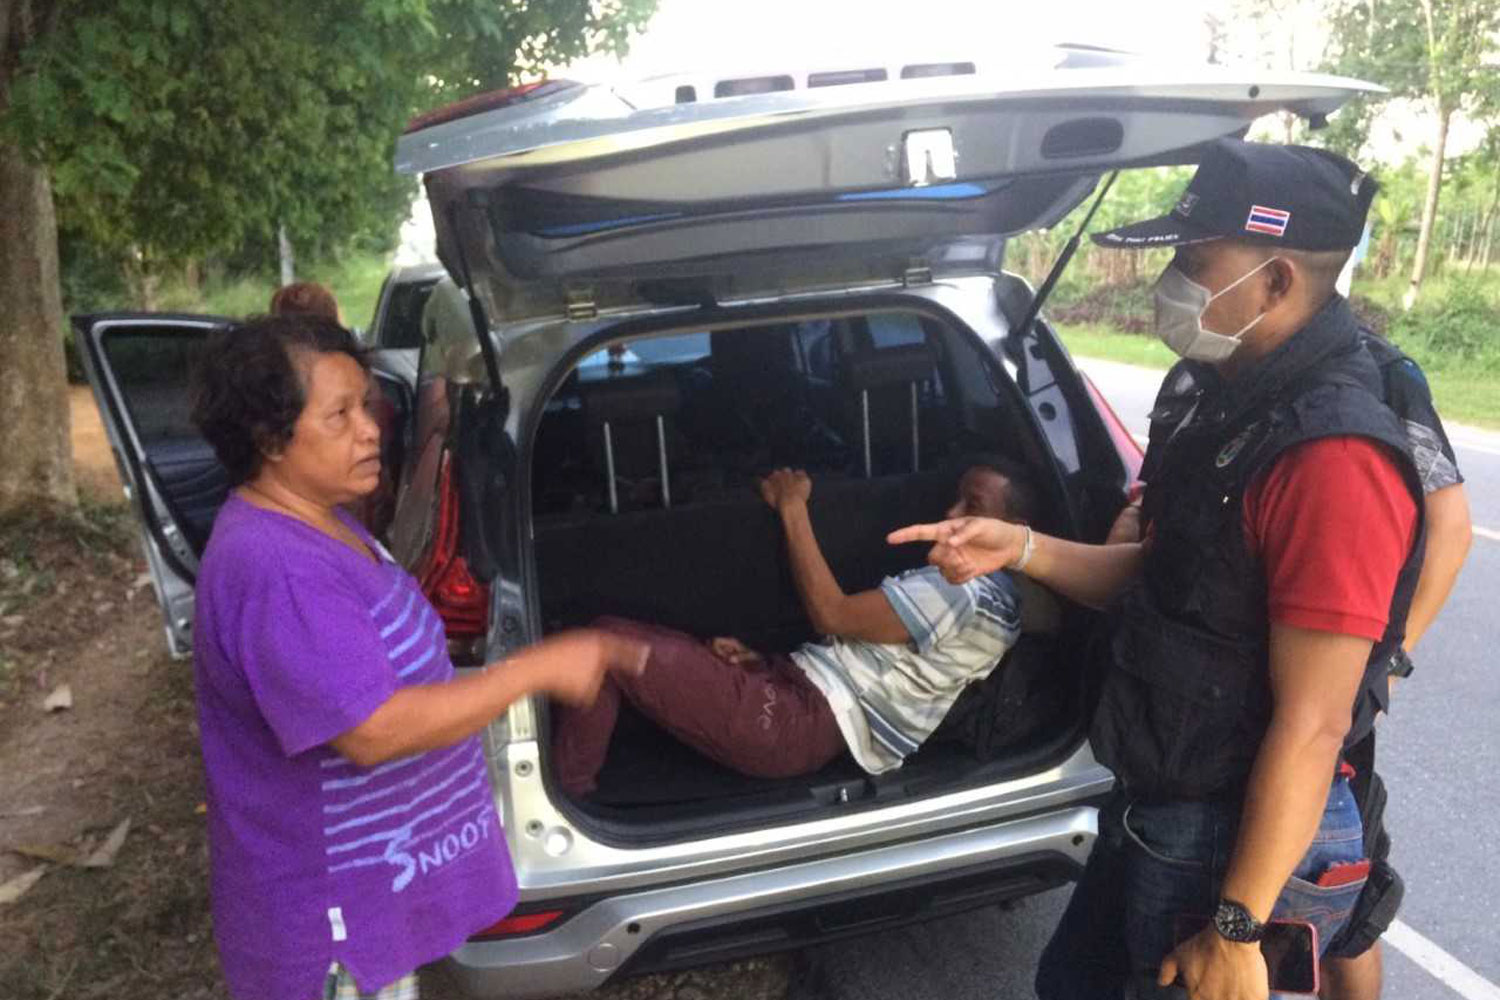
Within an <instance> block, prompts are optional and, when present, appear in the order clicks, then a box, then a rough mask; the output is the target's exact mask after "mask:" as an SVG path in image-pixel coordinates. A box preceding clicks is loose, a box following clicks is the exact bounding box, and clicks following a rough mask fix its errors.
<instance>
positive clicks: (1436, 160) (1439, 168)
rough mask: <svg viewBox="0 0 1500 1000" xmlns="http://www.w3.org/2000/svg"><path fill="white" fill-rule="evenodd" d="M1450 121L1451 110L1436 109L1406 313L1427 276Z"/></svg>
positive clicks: (1403, 302)
mask: <svg viewBox="0 0 1500 1000" xmlns="http://www.w3.org/2000/svg"><path fill="white" fill-rule="evenodd" d="M1452 119H1453V109H1452V108H1448V107H1442V106H1439V108H1438V134H1437V142H1436V143H1435V144H1434V145H1433V149H1432V166H1431V168H1430V170H1429V173H1428V175H1427V201H1426V202H1425V203H1424V204H1423V206H1422V228H1421V229H1420V230H1419V231H1418V233H1417V259H1416V260H1415V261H1414V262H1413V263H1412V266H1411V284H1410V285H1408V286H1407V289H1406V294H1405V295H1404V296H1402V298H1401V305H1402V307H1403V308H1405V309H1408V310H1410V309H1411V307H1412V306H1414V305H1416V303H1417V296H1418V295H1419V294H1420V293H1421V291H1422V278H1423V277H1424V276H1425V275H1426V273H1427V252H1428V250H1429V248H1430V247H1431V245H1432V228H1433V223H1434V222H1435V221H1436V220H1437V208H1438V194H1439V193H1441V191H1442V188H1443V156H1444V154H1445V153H1446V152H1447V149H1448V125H1449V123H1450V122H1451V121H1452Z"/></svg>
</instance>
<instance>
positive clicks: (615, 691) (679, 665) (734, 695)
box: [552, 618, 844, 797]
mask: <svg viewBox="0 0 1500 1000" xmlns="http://www.w3.org/2000/svg"><path fill="white" fill-rule="evenodd" d="M594 624H595V627H597V628H603V629H607V630H609V631H612V632H616V633H619V634H621V635H628V636H631V637H633V638H636V639H641V640H644V641H645V642H647V643H648V644H650V646H651V655H650V657H649V658H648V659H647V660H646V669H645V670H644V671H643V672H642V673H641V674H640V675H639V676H636V677H626V676H623V675H618V674H616V675H611V676H609V677H606V678H605V680H604V686H603V687H602V688H600V690H599V697H598V699H597V700H595V702H594V704H593V705H591V706H590V707H588V708H572V707H568V706H562V705H554V707H553V716H552V718H553V723H554V724H553V737H552V773H553V775H554V777H556V778H557V781H558V784H559V785H560V786H561V787H562V790H563V791H564V792H566V793H567V794H568V795H570V796H574V797H577V796H581V795H586V794H587V793H589V792H591V791H593V790H594V787H595V784H594V782H595V778H596V777H597V776H598V774H599V769H600V768H601V767H603V766H604V757H605V754H606V753H607V752H608V751H609V738H610V735H611V734H612V733H613V732H614V729H615V720H616V719H617V718H618V716H619V712H620V699H621V698H625V699H627V700H628V701H629V702H630V703H631V704H632V705H634V706H635V707H636V709H637V710H639V711H640V712H641V714H642V715H644V716H646V717H647V718H648V719H650V720H651V721H653V722H655V723H656V724H657V725H658V726H661V727H662V728H663V729H665V730H666V731H667V732H669V733H671V734H672V735H673V736H675V737H677V738H678V739H679V740H681V741H682V742H683V743H686V744H687V745H688V746H690V747H692V748H694V749H695V750H697V751H698V752H700V753H702V754H704V755H705V756H707V757H709V758H711V759H713V760H715V761H717V762H718V763H720V764H723V765H724V766H725V767H728V768H732V769H733V770H736V771H739V772H740V773H742V774H748V775H750V776H752V777H757V778H788V777H792V776H794V775H799V774H810V773H811V772H813V771H816V770H818V769H819V768H820V767H822V766H823V765H824V764H826V763H828V762H829V761H830V760H832V759H833V758H834V757H836V756H837V755H838V754H839V753H841V752H842V751H843V750H844V738H843V735H842V734H841V733H840V732H839V727H838V723H837V722H836V721H835V720H834V717H833V710H832V709H830V708H829V707H828V701H827V699H826V698H824V697H823V694H822V692H821V691H819V690H818V689H817V688H816V687H814V686H813V684H812V682H811V681H809V680H808V679H807V677H806V675H804V674H803V673H802V671H801V670H800V669H799V668H798V667H797V665H796V664H795V663H793V662H792V661H791V660H790V659H788V658H787V657H785V656H779V655H778V656H767V657H766V658H765V659H764V660H762V661H761V662H759V663H755V664H751V665H741V666H735V665H733V664H730V663H726V662H725V661H723V660H721V659H719V657H718V656H716V655H715V654H714V652H713V651H712V650H711V649H709V648H708V645H707V644H706V643H704V642H703V641H702V640H700V639H696V638H694V637H693V636H690V635H687V634H686V633H683V632H678V631H675V630H673V629H668V628H661V627H658V626H654V625H642V624H640V623H638V622H632V621H627V620H625V619H622V618H602V619H600V620H599V621H597V622H595V623H594Z"/></svg>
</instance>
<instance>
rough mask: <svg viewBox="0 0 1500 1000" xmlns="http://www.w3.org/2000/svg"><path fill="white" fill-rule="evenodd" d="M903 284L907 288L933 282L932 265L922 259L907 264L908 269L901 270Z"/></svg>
mask: <svg viewBox="0 0 1500 1000" xmlns="http://www.w3.org/2000/svg"><path fill="white" fill-rule="evenodd" d="M901 284H902V285H904V286H905V287H907V288H910V287H911V286H913V285H930V284H932V265H931V264H929V263H927V262H926V261H922V260H914V261H912V262H911V263H909V264H907V265H906V270H904V271H902V272H901Z"/></svg>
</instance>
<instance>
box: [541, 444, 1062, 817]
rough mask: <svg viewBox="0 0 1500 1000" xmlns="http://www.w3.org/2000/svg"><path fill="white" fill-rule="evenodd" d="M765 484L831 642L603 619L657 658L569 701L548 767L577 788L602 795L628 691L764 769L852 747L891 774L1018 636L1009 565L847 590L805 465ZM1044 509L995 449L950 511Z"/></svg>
mask: <svg viewBox="0 0 1500 1000" xmlns="http://www.w3.org/2000/svg"><path fill="white" fill-rule="evenodd" d="M760 493H761V497H762V498H763V499H764V500H765V501H766V503H767V504H769V505H770V506H771V508H772V509H773V510H775V511H776V513H777V514H778V515H779V517H780V519H781V523H782V527H783V528H784V529H785V533H786V540H787V548H788V552H789V555H790V562H791V568H792V575H793V577H794V579H795V581H796V584H797V589H798V592H799V594H800V595H801V598H802V604H803V607H804V608H805V609H806V611H807V616H808V618H809V620H810V621H811V622H812V625H813V627H814V628H815V629H816V630H817V631H818V632H819V633H821V634H823V635H824V636H826V637H827V638H826V639H825V640H824V641H823V642H820V643H806V644H804V645H802V646H801V647H799V648H798V649H796V650H794V651H793V652H792V653H791V654H790V655H778V654H770V653H762V652H758V651H756V650H753V649H751V648H749V647H748V646H746V645H745V644H744V643H743V642H741V641H739V640H738V639H734V638H728V637H719V638H714V639H710V640H708V641H707V642H704V641H702V640H700V639H698V638H695V637H694V636H691V635H688V634H686V633H683V632H678V631H676V630H674V629H669V628H663V627H660V626H656V625H647V624H641V623H638V622H632V621H627V620H624V619H620V618H604V619H601V620H600V621H598V622H596V623H595V626H596V627H599V628H603V629H606V630H608V631H612V632H614V633H617V634H619V635H622V636H627V637H630V638H634V639H637V640H641V641H644V642H646V643H647V644H648V645H649V646H650V649H651V652H650V656H649V658H648V660H647V663H646V669H645V670H644V671H643V672H642V673H641V674H640V675H639V676H629V677H627V676H624V675H615V676H613V677H610V678H607V679H606V680H605V681H604V684H603V686H602V687H601V688H600V691H599V696H598V697H597V698H596V699H595V701H594V703H593V704H592V705H591V706H589V707H587V708H579V707H570V706H561V707H560V708H559V709H558V714H557V717H556V726H555V728H554V734H555V735H554V739H553V744H552V767H553V774H554V776H555V777H556V779H557V780H558V783H559V785H560V787H561V788H562V789H563V791H564V792H566V793H567V794H568V795H570V796H574V797H579V796H583V795H587V794H588V793H590V792H592V791H593V790H594V788H595V780H596V777H597V775H598V773H599V770H600V768H601V767H602V766H603V765H604V759H605V755H606V753H607V751H608V749H609V741H610V735H611V734H612V732H613V731H614V727H615V721H616V718H617V716H618V714H619V709H620V700H621V698H624V699H625V700H627V701H629V702H630V703H631V704H632V705H634V706H635V707H636V709H638V710H639V711H640V712H641V713H642V714H643V715H645V716H646V717H647V718H649V719H651V720H652V721H653V722H655V723H656V724H657V725H659V726H661V727H662V728H663V729H665V730H666V731H667V732H669V733H671V734H672V735H673V736H675V737H677V738H678V739H679V740H681V741H682V742H684V743H686V744H687V745H689V746H691V747H693V748H695V749H697V750H698V751H700V752H701V753H703V754H705V755H707V756H708V757H710V758H711V759H713V760H715V761H717V762H718V763H720V764H723V765H724V766H726V767H729V768H731V769H733V770H735V771H739V772H740V773H742V774H747V775H750V776H752V777H760V778H787V777H793V776H796V775H801V774H809V773H812V772H814V771H816V770H818V769H819V768H821V767H823V766H824V765H825V764H827V763H828V762H829V761H830V760H832V759H833V758H834V757H835V756H837V755H838V754H839V753H841V752H843V751H844V750H846V749H847V750H848V751H849V753H850V754H851V755H852V756H853V757H854V759H855V761H857V762H858V763H859V764H860V766H862V767H863V768H864V769H865V770H866V771H869V772H870V773H871V774H880V773H882V772H884V771H889V770H892V769H894V768H897V767H900V766H901V763H902V761H903V760H904V759H905V758H906V757H907V756H908V755H910V754H911V753H913V752H914V751H915V750H916V749H917V748H918V747H919V746H921V745H922V743H923V741H924V740H926V739H927V737H928V736H929V735H931V734H932V732H933V730H934V729H936V728H937V726H938V724H939V723H940V722H942V720H943V717H944V715H946V714H947V712H948V710H949V709H950V708H951V707H952V706H953V703H954V701H955V700H956V699H957V698H958V696H959V694H960V693H961V692H962V691H963V690H964V688H965V687H966V686H967V685H969V684H972V683H974V682H976V681H979V680H982V679H983V678H984V677H985V676H987V675H988V674H989V673H990V671H992V670H993V669H994V668H995V666H996V665H997V664H998V663H999V662H1000V659H1001V657H1003V656H1004V655H1005V653H1006V651H1007V650H1009V649H1010V647H1011V646H1012V645H1014V643H1015V641H1016V638H1017V636H1018V634H1019V633H1020V631H1021V604H1022V601H1021V591H1020V590H1019V589H1018V584H1017V582H1016V580H1015V579H1014V578H1013V577H1011V576H1010V575H1009V574H1007V573H1005V572H996V573H993V574H991V575H989V576H983V577H979V578H977V579H975V580H972V581H970V582H969V583H966V584H963V585H962V586H954V585H952V584H950V583H948V582H947V581H946V580H944V579H943V576H942V574H941V573H940V572H938V571H937V570H935V569H934V568H932V567H925V568H922V569H916V570H912V571H910V572H907V573H903V574H901V575H899V576H894V577H887V578H886V579H885V580H884V581H883V582H882V583H881V585H880V586H879V587H877V588H875V589H873V590H867V591H863V592H861V593H856V594H846V593H845V592H844V591H843V589H842V588H841V587H840V586H839V583H838V581H837V580H836V579H835V578H834V575H833V571H832V570H831V569H830V568H829V566H828V562H827V560H826V559H824V557H823V553H822V550H821V549H820V547H819V545H818V540H817V538H815V537H814V535H813V528H812V522H811V520H810V519H809V516H808V500H809V497H810V496H811V494H812V481H811V479H809V477H808V475H807V473H805V472H802V471H794V470H791V469H780V470H778V471H776V472H773V473H772V474H771V475H769V476H767V477H765V478H764V479H763V480H761V482H760ZM1035 510H1036V494H1035V491H1034V489H1033V488H1032V487H1031V485H1030V484H1029V483H1028V482H1026V480H1025V479H1024V477H1023V475H1022V474H1021V473H1020V472H1019V471H1018V470H1017V469H1016V468H1015V467H1014V465H1013V464H1012V463H1010V462H1008V461H1006V460H1003V459H999V458H995V459H988V458H987V459H985V460H983V461H979V460H976V461H975V462H974V463H973V464H972V465H971V466H970V467H969V468H968V469H967V470H966V471H965V472H964V474H963V476H962V477H961V478H960V480H959V483H958V499H957V501H956V502H955V503H954V504H953V506H952V507H951V508H950V509H949V511H948V516H949V517H962V516H966V515H973V516H987V517H1006V518H1009V519H1010V520H1014V521H1022V522H1029V521H1030V520H1031V519H1032V517H1033V516H1034V514H1035ZM1036 603H1038V604H1039V605H1040V604H1041V603H1042V602H1040V601H1038V602H1036ZM1054 610H1055V607H1054Z"/></svg>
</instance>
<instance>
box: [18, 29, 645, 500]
mask: <svg viewBox="0 0 1500 1000" xmlns="http://www.w3.org/2000/svg"><path fill="white" fill-rule="evenodd" d="M655 2H656V0H306V2H302V3H288V2H286V0H229V2H226V0H0V178H3V180H4V185H3V186H0V201H3V202H4V204H5V208H6V211H5V212H3V213H0V251H4V252H0V272H4V274H5V275H6V276H7V280H5V281H3V282H0V317H3V318H4V322H6V323H7V324H8V325H7V326H4V327H0V376H7V375H8V376H9V377H8V380H7V379H4V378H0V381H4V383H5V384H4V385H3V386H0V389H4V390H5V394H6V406H5V410H6V421H5V427H4V431H5V434H0V437H3V438H4V443H5V444H6V446H7V449H8V452H7V453H8V454H13V453H16V451H17V449H18V448H19V447H21V444H23V443H24V444H25V445H26V447H27V452H26V455H25V456H23V457H26V461H25V462H11V463H8V464H9V471H3V470H0V510H4V509H8V508H10V507H13V506H17V505H19V504H21V503H24V502H28V501H29V500H30V499H56V500H60V501H62V502H64V503H66V502H68V501H69V500H70V499H72V498H73V496H74V493H73V487H72V482H71V478H70V477H69V476H68V475H67V474H66V473H67V472H68V461H67V454H68V430H67V427H68V421H67V397H66V386H65V385H64V384H63V382H62V368H63V365H62V357H61V355H62V336H61V333H62V331H61V329H60V327H61V325H62V324H61V316H60V313H61V307H60V304H59V289H58V286H59V283H60V282H59V277H58V274H57V260H58V255H57V245H58V231H59V228H61V229H63V230H64V231H66V232H67V233H68V235H69V241H68V242H69V243H70V245H71V250H70V252H69V253H68V254H67V256H66V258H65V259H66V260H69V261H75V262H76V261H80V260H81V261H85V262H87V263H90V264H98V263H100V262H101V261H102V262H105V266H104V268H103V270H108V262H109V261H115V262H120V263H124V264H126V265H128V269H129V271H130V272H131V273H132V276H133V277H134V279H135V284H136V286H137V288H138V289H141V290H144V289H149V288H150V287H151V284H152V281H151V278H152V275H154V274H159V273H160V271H161V270H162V269H163V268H165V267H168V266H176V265H179V264H189V265H190V264H191V262H194V261H196V260H198V259H200V258H202V257H204V256H206V255H209V254H216V255H220V256H230V255H234V254H239V253H243V251H244V248H245V247H247V246H256V245H262V246H268V245H271V244H272V243H273V241H274V234H275V232H276V231H277V228H278V226H285V227H286V230H287V231H288V233H289V234H290V235H291V237H292V240H293V241H294V242H295V243H296V244H297V245H298V246H299V248H300V249H301V250H303V251H304V252H305V251H308V250H311V251H313V252H314V253H315V254H316V253H318V252H320V251H328V250H331V249H334V248H337V247H339V246H341V245H344V244H347V243H348V242H349V241H350V240H352V239H354V238H356V237H360V236H371V235H374V236H376V237H377V238H378V237H379V236H380V235H381V234H384V235H385V238H387V239H388V238H389V237H390V235H392V234H393V233H394V231H395V229H396V226H397V225H398V223H399V221H400V219H401V216H402V214H403V213H404V211H405V206H406V204H407V203H408V202H409V200H410V195H411V194H412V191H413V188H412V185H411V183H410V182H409V181H404V180H401V179H398V178H396V177H395V176H394V175H393V173H392V170H391V153H392V149H393V144H394V141H395V138H396V136H397V134H398V133H399V132H400V131H401V128H402V126H403V124H404V123H405V122H406V120H407V119H408V117H409V116H410V115H411V114H412V113H413V112H416V111H419V110H423V109H425V108H429V107H432V106H433V105H435V104H438V103H441V102H443V101H445V100H448V99H452V98H458V97H463V96H465V95H467V94H469V93H472V92H474V91H477V90H481V89H488V88H493V87H503V86H506V85H508V84H510V83H512V82H514V81H515V78H516V76H517V75H518V74H520V73H526V72H532V71H535V70H536V69H538V68H540V67H543V66H545V65H548V64H553V63H557V62H561V61H564V60H566V59H568V58H570V57H573V56H577V55H582V54H584V53H587V52H594V51H618V50H620V49H621V48H623V46H624V45H625V42H626V41H627V39H628V38H629V36H630V34H631V32H632V31H634V30H636V29H638V28H640V27H642V26H643V25H644V24H645V22H646V20H647V19H648V18H649V16H650V14H651V13H652V11H653V10H654V8H655ZM38 164H40V165H41V169H39V168H38ZM54 188H55V192H56V196H55V198H54ZM54 202H55V203H56V204H57V206H58V211H57V214H56V215H54V212H53V205H54ZM187 269H188V270H190V271H191V270H195V267H194V266H189V267H188V268H187ZM75 277H77V276H76V275H75ZM142 299H144V300H146V302H145V303H143V304H146V303H149V295H147V294H138V296H137V300H138V301H141V300H142ZM43 361H46V362H48V363H47V364H45V365H44V364H42V363H41V362H43ZM23 376H24V377H23ZM33 452H34V453H35V454H36V455H37V456H40V457H37V458H36V459H35V461H32V460H31V458H30V457H29V456H31V454H32V453H33ZM44 466H45V468H44ZM53 470H56V474H55V475H54V474H53Z"/></svg>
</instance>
